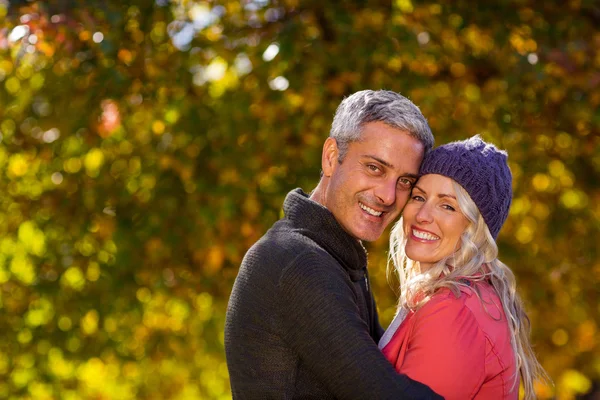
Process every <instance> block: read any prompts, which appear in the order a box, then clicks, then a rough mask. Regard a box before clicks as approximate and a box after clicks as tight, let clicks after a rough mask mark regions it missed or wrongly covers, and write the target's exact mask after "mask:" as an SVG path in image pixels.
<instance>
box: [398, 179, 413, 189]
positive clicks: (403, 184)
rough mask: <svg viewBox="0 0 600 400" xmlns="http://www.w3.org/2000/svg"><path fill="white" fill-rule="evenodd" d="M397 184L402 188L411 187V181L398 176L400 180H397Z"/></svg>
mask: <svg viewBox="0 0 600 400" xmlns="http://www.w3.org/2000/svg"><path fill="white" fill-rule="evenodd" d="M398 185H399V186H400V187H402V188H411V187H412V185H413V182H412V181H411V180H410V179H408V178H400V180H399V181H398Z"/></svg>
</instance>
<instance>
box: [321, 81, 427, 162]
mask: <svg viewBox="0 0 600 400" xmlns="http://www.w3.org/2000/svg"><path fill="white" fill-rule="evenodd" d="M377 121H380V122H383V123H385V124H387V125H389V126H391V127H392V128H397V129H402V130H404V131H407V132H408V134H409V135H411V136H413V137H414V138H416V139H418V140H419V141H420V142H421V143H423V147H424V148H425V153H427V152H428V151H429V150H431V148H432V147H433V142H434V139H433V134H432V133H431V129H430V128H429V125H428V124H427V120H426V119H425V117H424V116H423V114H422V113H421V111H420V110H419V107H417V106H416V105H414V104H413V102H411V101H410V100H408V99H407V98H406V97H404V96H402V95H400V94H398V93H396V92H392V91H390V90H377V91H374V90H361V91H360V92H356V93H354V94H353V95H351V96H349V97H346V98H345V99H344V100H343V101H342V102H341V104H340V105H339V106H338V108H337V110H336V112H335V116H334V118H333V124H332V125H331V132H330V133H329V136H330V137H332V138H334V139H335V141H336V142H337V146H338V149H339V157H338V161H339V162H342V161H343V159H344V157H345V156H346V152H347V151H348V145H349V144H350V143H351V142H355V141H358V140H360V138H361V135H362V128H363V126H364V125H365V124H366V123H369V122H377Z"/></svg>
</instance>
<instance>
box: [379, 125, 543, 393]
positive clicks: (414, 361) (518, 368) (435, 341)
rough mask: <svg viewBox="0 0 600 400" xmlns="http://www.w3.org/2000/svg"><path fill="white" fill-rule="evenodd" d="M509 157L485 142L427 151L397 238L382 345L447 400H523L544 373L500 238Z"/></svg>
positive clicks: (410, 373) (476, 139)
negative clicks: (392, 300) (390, 315)
mask: <svg viewBox="0 0 600 400" xmlns="http://www.w3.org/2000/svg"><path fill="white" fill-rule="evenodd" d="M511 180H512V176H511V173H510V169H509V168H508V165H507V155H506V153H505V152H503V151H499V150H498V149H497V148H496V147H494V146H493V145H490V144H487V143H485V142H483V141H482V140H481V139H480V138H479V136H475V137H472V138H470V139H468V140H465V141H460V142H454V143H449V144H447V145H444V146H440V147H438V148H436V149H435V150H433V151H431V152H430V153H429V154H428V155H427V156H426V157H425V160H424V161H423V164H422V166H421V177H420V178H419V180H418V182H417V183H416V184H415V186H414V189H413V192H412V194H411V198H410V199H409V201H408V204H407V205H406V207H405V209H404V212H403V217H402V218H401V219H400V220H399V221H398V222H397V223H396V225H395V226H394V228H393V229H392V233H391V243H390V258H391V260H392V261H393V264H394V266H395V268H396V270H397V272H398V274H399V277H400V289H401V296H400V301H399V306H398V313H397V315H396V317H395V318H394V321H393V322H392V324H391V325H390V327H389V328H388V330H387V331H386V333H385V335H384V336H383V338H382V339H381V342H380V344H379V346H380V348H381V349H382V351H383V353H384V354H385V355H386V357H387V358H388V359H389V360H390V361H391V362H392V363H393V364H394V365H395V367H396V369H397V370H398V372H401V373H404V374H406V375H408V376H409V377H410V378H412V379H415V380H417V381H420V382H422V383H424V384H426V385H428V386H430V387H431V388H432V389H433V390H434V391H435V392H437V393H438V394H440V395H442V396H443V397H445V398H446V399H471V398H476V399H518V398H519V377H520V379H521V380H522V384H523V388H524V394H525V398H526V399H529V398H534V397H535V393H534V389H533V382H534V381H535V379H536V378H538V377H544V376H545V373H544V371H543V369H542V368H541V366H540V364H539V363H538V361H537V360H536V357H535V354H534V353H533V351H532V349H531V345H530V343H529V329H530V326H529V319H528V318H527V316H526V314H525V312H524V310H523V306H522V304H521V300H520V299H519V296H518V295H517V293H516V291H515V278H514V275H513V273H512V272H511V270H510V269H509V268H508V267H507V266H506V265H504V264H503V263H502V262H501V261H500V260H498V258H497V257H498V247H497V246H496V242H495V239H496V238H497V236H498V233H499V232H500V228H501V227H502V225H503V224H504V221H505V220H506V217H507V216H508V210H509V207H510V203H511V200H512V188H511Z"/></svg>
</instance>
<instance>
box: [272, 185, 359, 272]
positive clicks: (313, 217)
mask: <svg viewBox="0 0 600 400" xmlns="http://www.w3.org/2000/svg"><path fill="white" fill-rule="evenodd" d="M283 211H284V213H285V216H286V218H287V219H289V220H290V222H291V223H292V227H293V229H294V230H296V231H298V232H299V233H301V234H302V235H304V236H306V237H308V238H310V239H312V240H313V241H315V242H316V243H317V244H318V245H319V246H321V247H323V249H325V250H326V251H327V252H328V253H329V254H331V255H332V256H333V257H334V258H335V259H336V260H338V262H339V263H340V264H342V266H343V267H344V268H346V269H347V270H348V271H349V272H350V273H351V276H352V277H353V280H354V276H353V275H354V274H353V273H352V272H354V271H356V272H360V277H361V278H362V277H363V270H364V268H365V267H366V265H367V251H366V250H365V248H364V246H363V245H362V243H361V242H360V241H358V240H356V239H355V238H354V237H352V236H350V234H348V233H347V232H346V231H345V230H344V229H343V228H342V226H341V225H340V224H339V223H338V222H337V220H336V219H335V217H334V216H333V214H332V213H331V211H329V210H328V209H327V208H326V207H325V206H323V205H321V204H319V203H317V202H315V201H313V200H311V199H310V198H309V195H308V194H306V193H305V192H304V191H303V190H302V189H295V190H292V191H291V192H289V193H288V195H287V196H286V198H285V201H284V203H283Z"/></svg>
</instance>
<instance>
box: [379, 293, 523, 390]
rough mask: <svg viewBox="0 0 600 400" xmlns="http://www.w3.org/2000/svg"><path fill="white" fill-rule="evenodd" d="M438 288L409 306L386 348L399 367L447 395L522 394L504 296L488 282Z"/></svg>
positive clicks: (405, 372)
mask: <svg viewBox="0 0 600 400" xmlns="http://www.w3.org/2000/svg"><path fill="white" fill-rule="evenodd" d="M471 285H477V287H478V288H479V290H480V293H481V298H482V299H483V303H482V302H481V301H480V300H479V298H478V297H477V294H475V292H474V291H473V290H472V288H464V289H463V288H461V296H460V298H456V297H455V296H454V295H453V294H452V292H451V291H450V290H448V289H442V290H440V291H439V292H438V293H436V294H435V295H434V296H433V297H432V298H431V300H429V302H427V303H426V304H425V305H423V306H422V307H421V308H420V309H418V310H417V311H416V312H412V311H411V312H409V313H408V315H407V316H406V318H405V319H404V321H403V322H402V324H401V325H400V326H399V327H398V329H397V331H396V332H395V333H394V335H393V337H392V338H391V340H390V342H389V343H388V344H387V345H386V346H385V347H384V348H383V353H384V354H385V356H386V357H387V358H388V360H390V361H391V362H392V364H394V366H395V367H396V370H397V371H398V372H401V373H403V374H406V375H408V376H409V377H410V378H412V379H414V380H417V381H419V382H422V383H424V384H426V385H428V386H429V387H430V388H431V389H433V390H434V391H435V392H436V393H438V394H440V395H441V396H443V397H444V398H445V399H446V400H451V399H461V400H462V399H511V400H512V399H515V400H516V399H518V397H519V381H518V380H517V382H516V383H515V379H514V378H515V373H516V363H515V357H514V355H513V352H512V348H511V345H510V330H509V328H508V323H507V321H506V318H505V316H504V311H503V309H502V305H501V303H500V299H499V297H498V295H497V294H496V292H495V291H494V289H493V287H492V286H491V285H490V284H488V283H483V282H479V283H471Z"/></svg>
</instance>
